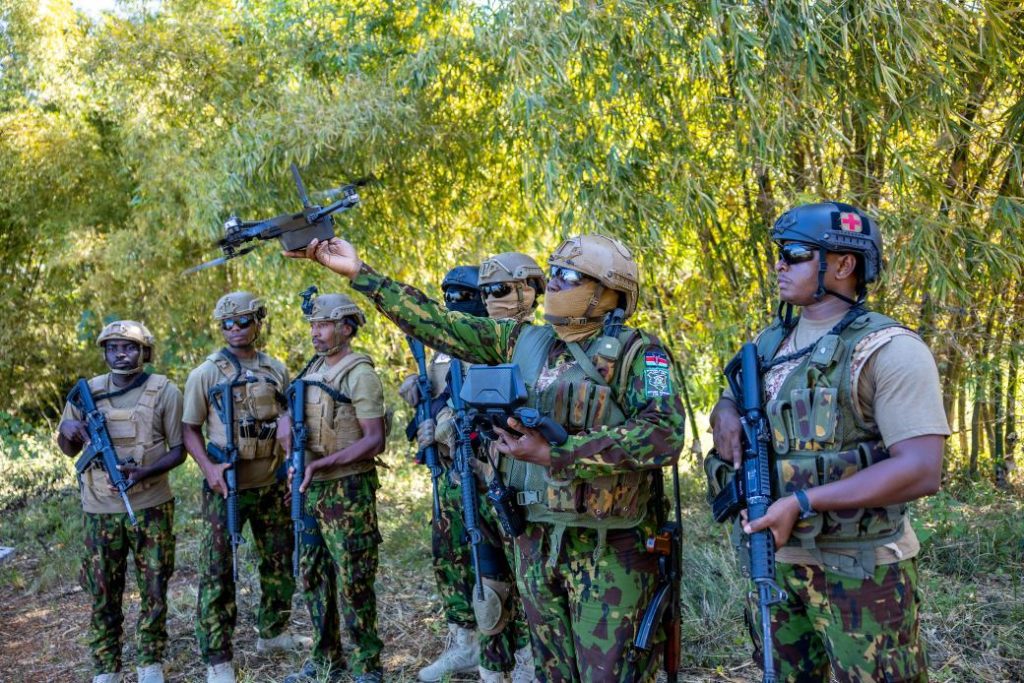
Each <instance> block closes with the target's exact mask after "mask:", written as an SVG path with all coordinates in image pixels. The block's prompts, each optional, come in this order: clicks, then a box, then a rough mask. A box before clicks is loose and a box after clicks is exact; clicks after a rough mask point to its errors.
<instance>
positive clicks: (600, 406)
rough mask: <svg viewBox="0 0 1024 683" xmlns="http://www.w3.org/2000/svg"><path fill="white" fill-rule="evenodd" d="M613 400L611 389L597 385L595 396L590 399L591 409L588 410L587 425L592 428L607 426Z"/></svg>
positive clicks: (595, 386)
mask: <svg viewBox="0 0 1024 683" xmlns="http://www.w3.org/2000/svg"><path fill="white" fill-rule="evenodd" d="M613 400H614V399H613V398H612V390H611V388H610V387H602V386H600V385H597V384H595V385H594V391H593V395H592V396H591V397H590V407H589V409H588V410H587V424H588V425H591V426H592V425H603V424H606V423H607V422H608V413H609V412H610V410H611V404H612V401H613Z"/></svg>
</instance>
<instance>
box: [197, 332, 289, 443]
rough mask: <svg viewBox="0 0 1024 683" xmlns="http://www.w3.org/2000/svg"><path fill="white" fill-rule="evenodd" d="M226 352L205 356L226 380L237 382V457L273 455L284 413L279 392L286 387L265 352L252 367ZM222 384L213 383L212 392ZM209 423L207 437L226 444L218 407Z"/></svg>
mask: <svg viewBox="0 0 1024 683" xmlns="http://www.w3.org/2000/svg"><path fill="white" fill-rule="evenodd" d="M227 353H228V352H226V351H218V352H217V353H211V354H210V355H209V356H207V357H206V360H208V361H210V362H211V363H213V364H214V365H216V366H217V369H218V370H220V372H221V374H222V375H224V382H231V383H233V384H237V386H235V387H233V388H232V389H231V396H232V398H233V404H234V420H235V424H234V434H235V445H236V446H237V447H238V458H239V460H259V459H263V458H272V457H274V447H275V445H276V443H277V442H276V441H275V440H274V437H275V436H276V435H277V417H278V415H280V414H281V404H280V396H281V391H282V390H283V389H284V387H279V386H278V383H277V379H276V378H275V377H274V376H273V375H272V374H271V373H270V372H269V371H268V370H267V368H268V367H269V366H270V362H269V359H268V358H267V356H266V355H265V354H263V353H258V354H257V359H258V367H257V368H256V369H255V370H253V369H249V368H245V367H242V366H241V365H240V364H239V365H236V364H235V363H233V362H232V359H229V358H227V357H226V354H227ZM235 360H237V359H235ZM221 386H223V383H221V384H218V385H216V386H215V387H213V388H212V389H211V390H210V391H211V393H212V392H213V391H214V390H215V389H217V388H218V387H221ZM206 427H207V438H208V439H209V440H210V442H211V443H214V444H216V445H217V446H220V447H224V446H225V445H226V444H227V430H226V429H225V426H224V423H223V422H222V421H221V418H220V415H219V414H218V413H217V411H216V410H212V409H211V410H210V412H209V416H208V418H207V422H206Z"/></svg>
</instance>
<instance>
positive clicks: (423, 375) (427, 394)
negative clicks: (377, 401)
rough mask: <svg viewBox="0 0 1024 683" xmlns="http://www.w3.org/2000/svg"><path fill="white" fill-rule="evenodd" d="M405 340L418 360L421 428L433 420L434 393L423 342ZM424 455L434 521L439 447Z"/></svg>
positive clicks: (438, 506) (437, 515)
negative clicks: (432, 401) (428, 476)
mask: <svg viewBox="0 0 1024 683" xmlns="http://www.w3.org/2000/svg"><path fill="white" fill-rule="evenodd" d="M405 340H406V342H408V344H409V350H410V351H412V357H413V358H415V359H416V369H417V372H416V388H417V389H418V391H419V396H420V400H419V401H418V402H417V403H416V426H417V427H419V426H420V425H421V424H423V423H424V422H426V421H427V420H429V419H430V418H431V415H430V403H431V397H432V393H433V392H432V390H431V386H430V377H429V375H427V356H426V352H425V351H424V349H423V342H421V341H420V340H419V339H416V338H415V337H410V336H408V335H406V337H405ZM422 455H423V462H424V463H425V464H426V465H427V469H428V470H430V493H431V498H432V499H433V511H434V519H435V520H439V519H441V502H440V499H439V498H438V493H437V481H438V479H440V478H441V460H440V458H438V456H437V446H435V445H433V444H431V445H430V446H427V447H426V448H424V449H423V450H422Z"/></svg>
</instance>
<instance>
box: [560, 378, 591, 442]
mask: <svg viewBox="0 0 1024 683" xmlns="http://www.w3.org/2000/svg"><path fill="white" fill-rule="evenodd" d="M593 390H594V385H593V383H591V382H590V381H588V380H583V381H581V382H578V383H576V384H575V385H574V386H573V390H572V403H570V404H569V417H568V420H569V421H568V424H567V425H566V427H568V428H569V432H570V433H573V432H578V431H580V430H581V429H585V428H586V427H587V415H588V410H587V409H588V408H589V407H590V398H591V395H592V393H593Z"/></svg>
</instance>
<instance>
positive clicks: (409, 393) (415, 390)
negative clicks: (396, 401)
mask: <svg viewBox="0 0 1024 683" xmlns="http://www.w3.org/2000/svg"><path fill="white" fill-rule="evenodd" d="M418 380H419V377H417V376H416V375H409V376H408V377H406V378H405V379H404V380H402V385H401V386H400V387H398V395H399V396H401V397H402V400H403V401H405V402H406V403H407V404H408V405H410V406H412V407H413V408H415V407H416V404H418V403H419V402H420V389H419V385H418V384H417V381H418Z"/></svg>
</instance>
